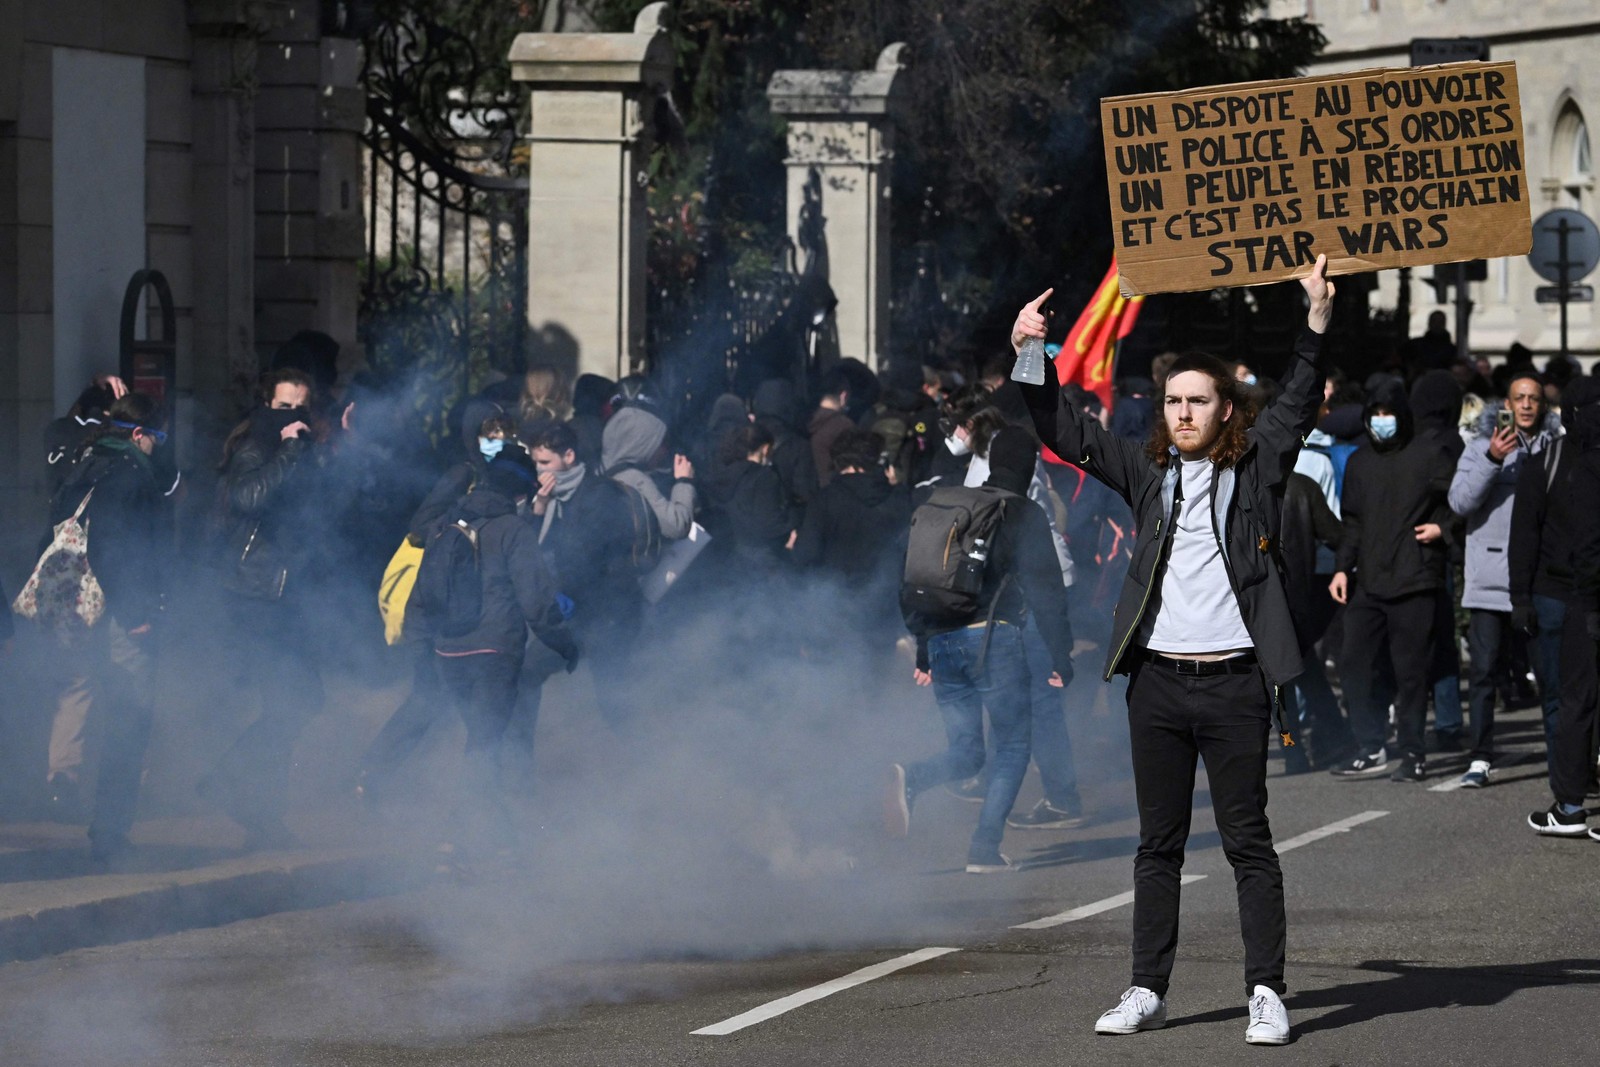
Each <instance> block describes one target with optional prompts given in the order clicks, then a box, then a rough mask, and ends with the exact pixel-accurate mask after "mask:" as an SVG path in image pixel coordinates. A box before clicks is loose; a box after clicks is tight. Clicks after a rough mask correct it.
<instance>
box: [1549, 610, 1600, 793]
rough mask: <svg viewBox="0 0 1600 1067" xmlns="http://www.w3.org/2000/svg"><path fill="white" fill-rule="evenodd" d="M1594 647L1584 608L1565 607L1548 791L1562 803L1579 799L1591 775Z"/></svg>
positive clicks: (1596, 689)
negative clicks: (1559, 700) (1558, 702)
mask: <svg viewBox="0 0 1600 1067" xmlns="http://www.w3.org/2000/svg"><path fill="white" fill-rule="evenodd" d="M1596 651H1597V650H1596V647H1595V642H1594V640H1593V639H1592V638H1590V636H1589V631H1588V625H1587V623H1586V622H1585V621H1584V612H1582V611H1578V610H1573V609H1571V608H1569V609H1568V611H1567V616H1566V619H1565V620H1564V621H1563V622H1562V624H1561V705H1560V706H1559V707H1558V708H1556V726H1555V734H1554V737H1553V738H1552V741H1553V744H1552V745H1551V747H1550V792H1551V793H1553V794H1555V798H1556V799H1557V800H1559V801H1560V802H1561V803H1563V804H1582V803H1583V797H1584V794H1585V793H1587V792H1588V791H1589V787H1590V786H1591V785H1592V784H1593V783H1594V779H1595V766H1594V730H1595V718H1596V714H1597V708H1600V673H1597V671H1596V661H1595V656H1596Z"/></svg>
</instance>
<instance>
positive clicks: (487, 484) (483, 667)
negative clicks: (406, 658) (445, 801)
mask: <svg viewBox="0 0 1600 1067" xmlns="http://www.w3.org/2000/svg"><path fill="white" fill-rule="evenodd" d="M536 485H537V475H536V473H535V471H534V465H533V460H532V459H530V458H529V457H528V454H527V453H526V452H524V451H523V450H522V449H521V448H510V449H507V450H506V451H504V452H502V453H500V454H499V455H497V456H496V457H495V458H494V459H493V460H491V461H490V463H489V465H488V467H487V469H486V471H485V473H484V478H483V480H482V481H481V482H479V483H478V484H477V485H476V486H474V487H473V489H472V491H471V492H470V493H468V494H467V496H466V497H465V499H463V500H462V501H461V502H460V504H459V505H457V506H456V508H455V509H453V510H452V512H451V513H450V515H449V516H447V518H448V521H450V522H452V523H456V522H460V523H465V524H466V525H467V527H468V528H469V529H470V530H472V532H473V533H474V534H475V536H476V538H477V541H476V547H475V558H476V562H477V570H478V579H479V582H480V585H481V589H482V598H483V606H482V612H481V614H480V615H479V619H478V624H477V626H475V627H474V628H473V629H472V630H470V631H469V632H467V633H463V634H454V635H451V634H445V633H441V632H439V630H438V628H437V626H436V625H434V624H435V620H431V619H429V618H427V617H426V615H424V617H423V618H419V619H417V620H416V622H417V623H419V624H420V625H421V626H423V627H430V628H431V630H432V645H433V651H434V654H435V655H436V656H437V658H438V666H439V675H440V678H441V679H442V681H443V683H444V688H445V690H446V692H447V693H448V694H449V695H450V697H451V698H452V700H453V702H454V703H455V705H456V707H457V708H458V709H460V712H461V718H462V721H463V722H464V723H465V724H466V727H467V744H466V758H465V766H464V768H463V774H464V783H463V785H464V788H463V791H462V795H461V798H460V801H461V804H460V808H459V809H458V812H457V817H458V819H459V820H461V825H460V826H459V828H458V829H459V832H460V833H461V834H462V836H463V841H462V843H463V844H464V845H465V846H466V847H468V848H470V849H476V850H478V851H482V850H484V849H486V848H489V847H496V846H503V845H504V844H506V843H507V841H506V839H507V837H508V836H509V835H510V826H509V823H508V821H507V819H506V815H505V810H504V808H503V806H502V805H501V797H500V794H501V787H500V777H499V766H500V764H499V756H500V752H499V748H500V743H501V739H502V737H503V736H504V735H505V732H506V727H507V724H508V723H509V722H510V720H511V714H512V710H513V709H514V708H515V707H516V703H517V680H518V677H519V676H520V675H521V673H522V660H523V649H524V646H525V643H526V641H527V634H528V632H529V631H530V630H531V631H532V632H533V633H534V634H535V635H536V636H538V637H539V639H540V640H541V641H543V642H544V643H545V644H547V645H549V646H550V647H551V648H552V649H553V650H555V651H557V652H558V653H560V654H561V655H562V657H563V658H564V659H565V660H566V663H567V669H568V670H571V669H572V668H573V667H574V666H576V665H577V649H576V647H575V646H574V645H573V643H572V640H571V638H570V637H569V636H568V635H567V633H566V631H565V629H564V628H563V625H562V616H561V612H560V609H559V607H558V602H557V599H556V587H555V579H554V578H553V576H552V575H551V574H550V572H549V570H548V568H547V567H546V565H545V561H544V555H543V553H542V552H541V551H540V548H539V532H538V530H537V529H536V528H535V527H534V526H533V525H532V524H531V523H530V522H528V521H527V519H526V518H524V517H523V515H521V514H519V511H520V510H522V509H524V508H525V507H526V504H527V501H528V500H529V499H530V498H531V497H532V496H533V494H534V491H535V488H536ZM460 536H463V535H462V534H458V533H456V532H455V531H453V530H443V531H441V532H440V533H438V534H436V535H435V538H434V540H433V541H432V542H430V547H429V551H437V550H438V549H439V548H441V547H445V546H444V545H443V543H442V542H441V540H440V539H441V538H445V537H460ZM424 573H425V574H426V573H427V569H426V568H424ZM420 592H421V590H420V589H419V590H418V591H417V592H415V593H413V600H417V599H420V597H418V595H417V594H418V593H420ZM413 610H415V609H413ZM408 614H409V613H408ZM411 625H412V620H411V619H410V618H408V619H407V628H408V630H409V629H410V628H411Z"/></svg>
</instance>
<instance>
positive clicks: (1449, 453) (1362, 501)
mask: <svg viewBox="0 0 1600 1067" xmlns="http://www.w3.org/2000/svg"><path fill="white" fill-rule="evenodd" d="M1380 406H1381V407H1386V408H1388V409H1389V410H1391V411H1393V412H1394V413H1395V416H1396V420H1397V423H1398V431H1397V432H1396V434H1395V436H1394V437H1393V438H1392V439H1391V440H1389V441H1374V440H1371V439H1369V440H1368V441H1366V442H1365V443H1364V444H1363V445H1362V446H1361V447H1360V448H1358V449H1356V450H1355V452H1353V453H1351V455H1350V461H1349V462H1348V463H1347V464H1346V465H1345V469H1344V485H1343V487H1342V488H1341V490H1340V493H1339V514H1340V516H1341V518H1342V519H1343V521H1344V535H1343V537H1341V538H1340V541H1339V559H1338V568H1339V570H1341V571H1343V572H1345V574H1346V575H1348V576H1349V577H1350V579H1351V580H1352V581H1353V582H1354V583H1355V586H1356V588H1357V589H1358V590H1360V591H1361V592H1362V593H1363V594H1364V595H1366V596H1371V597H1377V598H1379V599H1382V600H1389V599H1393V598H1396V597H1403V596H1410V595H1412V594H1414V593H1422V592H1426V591H1428V590H1430V589H1441V588H1443V587H1444V582H1445V570H1446V568H1447V567H1448V566H1449V562H1450V545H1449V534H1450V529H1451V525H1452V523H1453V522H1454V519H1455V515H1454V513H1452V512H1451V510H1450V504H1449V501H1448V499H1447V498H1448V496H1449V493H1450V480H1451V479H1452V478H1453V477H1455V471H1456V462H1455V457H1456V456H1457V455H1459V454H1460V451H1461V448H1460V438H1459V437H1458V436H1456V435H1455V434H1453V433H1452V434H1450V435H1449V436H1450V437H1451V438H1454V440H1455V442H1456V445H1455V448H1454V449H1452V448H1450V447H1449V443H1448V441H1447V440H1446V439H1445V438H1443V437H1441V436H1440V435H1438V434H1437V433H1427V432H1423V433H1418V432H1417V431H1416V428H1415V426H1414V423H1413V421H1412V413H1411V405H1410V403H1409V402H1408V400H1407V398H1406V394H1405V390H1404V389H1403V388H1400V387H1399V386H1397V385H1393V384H1391V385H1388V386H1386V387H1384V388H1383V389H1380V390H1379V391H1378V392H1376V393H1374V394H1373V395H1372V397H1371V398H1369V400H1368V402H1367V417H1368V418H1370V417H1371V415H1372V412H1373V410H1374V409H1375V408H1377V407H1380ZM1429 522H1432V523H1438V524H1439V528H1440V530H1441V531H1442V532H1443V533H1444V535H1445V536H1444V537H1441V538H1440V539H1439V540H1436V541H1432V542H1430V543H1428V544H1424V543H1422V542H1421V541H1418V540H1417V536H1416V530H1415V527H1417V526H1419V525H1421V524H1423V523H1429Z"/></svg>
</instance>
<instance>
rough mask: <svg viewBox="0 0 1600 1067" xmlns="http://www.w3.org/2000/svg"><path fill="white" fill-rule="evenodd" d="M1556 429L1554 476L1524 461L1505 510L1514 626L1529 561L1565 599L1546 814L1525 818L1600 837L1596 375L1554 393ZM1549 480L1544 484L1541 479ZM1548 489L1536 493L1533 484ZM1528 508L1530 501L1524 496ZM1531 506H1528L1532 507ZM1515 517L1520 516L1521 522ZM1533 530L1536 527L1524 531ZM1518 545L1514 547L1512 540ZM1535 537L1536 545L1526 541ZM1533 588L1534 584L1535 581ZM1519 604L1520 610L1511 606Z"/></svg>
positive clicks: (1523, 619)
mask: <svg viewBox="0 0 1600 1067" xmlns="http://www.w3.org/2000/svg"><path fill="white" fill-rule="evenodd" d="M1561 425H1562V426H1563V427H1565V429H1566V431H1567V433H1566V436H1565V437H1564V438H1562V439H1561V441H1560V446H1561V447H1560V449H1559V450H1557V449H1556V448H1554V447H1553V446H1552V448H1550V449H1547V450H1546V458H1547V460H1548V459H1549V458H1550V457H1552V456H1559V457H1560V462H1559V464H1558V467H1557V469H1556V471H1555V476H1554V478H1553V479H1550V478H1549V475H1547V474H1546V472H1545V471H1544V470H1542V469H1541V468H1542V467H1543V466H1544V465H1543V464H1534V463H1529V464H1526V465H1524V467H1523V469H1522V473H1521V475H1520V476H1519V477H1518V482H1517V502H1516V504H1515V505H1514V509H1513V512H1512V557H1511V565H1512V604H1513V611H1514V612H1517V614H1518V623H1519V625H1522V626H1524V627H1526V626H1527V625H1529V623H1530V621H1531V620H1530V618H1529V614H1530V612H1529V610H1528V606H1527V598H1528V595H1529V591H1528V583H1529V576H1528V571H1529V570H1530V569H1531V567H1530V564H1529V561H1530V560H1535V561H1537V563H1538V565H1539V569H1540V571H1541V572H1542V573H1543V575H1544V576H1545V580H1546V582H1547V584H1546V585H1545V589H1546V590H1547V591H1557V590H1559V591H1560V595H1561V596H1562V598H1563V599H1564V600H1565V601H1566V613H1565V618H1564V619H1563V622H1562V626H1561V646H1560V671H1561V699H1560V703H1559V706H1558V707H1557V708H1556V712H1555V722H1554V728H1553V730H1552V731H1551V738H1550V792H1551V793H1552V794H1553V795H1554V803H1553V804H1551V806H1550V808H1549V809H1548V810H1542V811H1536V812H1534V813H1533V814H1532V815H1530V816H1528V825H1529V826H1531V827H1532V828H1533V829H1534V830H1535V831H1537V832H1538V833H1541V834H1548V835H1553V836H1561V837H1577V836H1581V835H1583V834H1584V833H1587V834H1588V835H1589V836H1590V837H1592V838H1594V839H1595V840H1600V828H1596V829H1593V830H1590V829H1588V827H1587V821H1586V820H1587V813H1586V812H1585V810H1584V806H1583V805H1584V797H1585V795H1586V794H1588V793H1589V792H1591V791H1592V790H1593V789H1594V784H1595V726H1596V721H1597V719H1600V671H1597V662H1596V661H1597V653H1600V381H1596V380H1595V379H1594V378H1590V377H1582V378H1574V379H1573V380H1572V382H1571V383H1570V384H1569V385H1568V386H1567V388H1566V390H1565V392H1563V393H1562V396H1561ZM1547 479H1548V481H1547ZM1541 489H1542V490H1545V492H1543V493H1542V494H1541V493H1538V490H1541ZM1525 491H1526V492H1528V493H1529V494H1530V495H1536V496H1539V497H1540V498H1541V499H1540V500H1539V501H1538V502H1537V504H1538V510H1539V511H1540V512H1542V514H1543V522H1542V523H1539V524H1537V525H1536V526H1534V525H1533V524H1530V523H1529V521H1528V519H1527V517H1526V516H1525V515H1524V510H1525V509H1524V504H1525V501H1524V499H1523V494H1524V492H1525ZM1527 503H1529V504H1530V505H1532V504H1534V503H1535V502H1533V501H1529V502H1527ZM1528 510H1532V508H1531V506H1530V508H1529V509H1528ZM1519 520H1521V521H1519ZM1530 526H1532V527H1533V528H1531V529H1530ZM1519 537H1520V540H1521V541H1522V543H1521V544H1520V545H1519V544H1518V541H1519ZM1531 538H1537V539H1538V545H1537V548H1532V546H1530V545H1529V544H1528V543H1527V542H1528V541H1529V540H1530V539H1531ZM1532 581H1533V584H1532V589H1533V590H1534V591H1537V590H1538V589H1539V588H1540V586H1539V584H1538V579H1533V580H1532ZM1519 607H1520V611H1518V608H1519Z"/></svg>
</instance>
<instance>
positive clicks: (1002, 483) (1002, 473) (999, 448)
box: [984, 426, 1039, 495]
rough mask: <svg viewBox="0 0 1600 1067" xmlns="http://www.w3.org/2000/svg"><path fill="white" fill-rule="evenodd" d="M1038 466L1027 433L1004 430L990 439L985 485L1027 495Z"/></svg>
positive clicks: (1036, 449)
mask: <svg viewBox="0 0 1600 1067" xmlns="http://www.w3.org/2000/svg"><path fill="white" fill-rule="evenodd" d="M1038 462H1039V446H1038V445H1036V444H1034V443H1033V438H1032V437H1030V436H1029V435H1028V432H1027V431H1026V430H1024V429H1022V428H1021V427H1018V426H1007V427H1005V428H1004V429H1002V430H1000V431H999V432H998V433H996V434H995V435H994V436H993V437H992V438H990V439H989V480H988V481H987V482H985V483H984V484H985V485H990V486H993V487H994V488H996V489H1005V490H1007V491H1009V492H1012V493H1016V494H1018V495H1026V494H1027V492H1028V486H1029V485H1030V484H1032V482H1033V469H1034V467H1035V466H1036V465H1037V464H1038Z"/></svg>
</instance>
